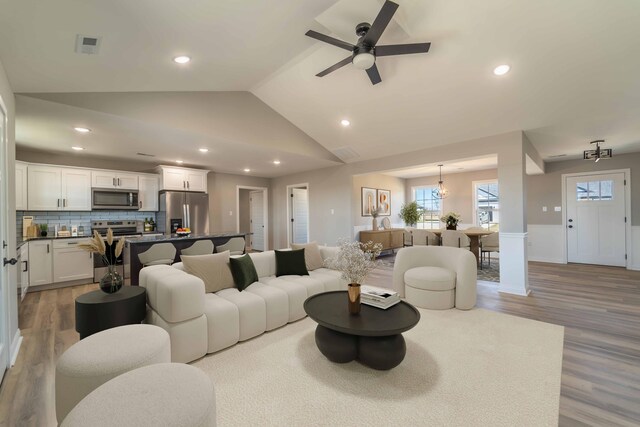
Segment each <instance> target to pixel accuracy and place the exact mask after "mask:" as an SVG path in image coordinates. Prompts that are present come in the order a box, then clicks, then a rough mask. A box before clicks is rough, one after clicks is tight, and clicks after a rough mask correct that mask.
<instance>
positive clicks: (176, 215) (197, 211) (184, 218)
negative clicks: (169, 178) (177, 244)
mask: <svg viewBox="0 0 640 427" xmlns="http://www.w3.org/2000/svg"><path fill="white" fill-rule="evenodd" d="M156 219H157V223H158V231H159V232H161V233H163V234H173V233H175V232H176V229H177V228H179V227H180V228H187V227H188V228H190V229H191V233H192V234H195V235H202V234H209V195H208V194H205V193H188V192H184V191H163V192H161V193H160V210H159V211H158V214H157V216H156Z"/></svg>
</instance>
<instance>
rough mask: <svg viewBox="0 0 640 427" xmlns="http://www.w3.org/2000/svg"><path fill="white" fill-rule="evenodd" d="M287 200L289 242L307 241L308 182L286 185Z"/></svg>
mask: <svg viewBox="0 0 640 427" xmlns="http://www.w3.org/2000/svg"><path fill="white" fill-rule="evenodd" d="M287 201H288V203H287V217H288V218H289V226H288V227H287V239H288V242H289V244H291V243H307V242H309V184H296V185H288V186H287Z"/></svg>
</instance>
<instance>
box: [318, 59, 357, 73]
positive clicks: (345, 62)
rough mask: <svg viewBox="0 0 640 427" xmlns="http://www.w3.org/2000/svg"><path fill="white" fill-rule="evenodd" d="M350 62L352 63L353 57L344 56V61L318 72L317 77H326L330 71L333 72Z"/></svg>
mask: <svg viewBox="0 0 640 427" xmlns="http://www.w3.org/2000/svg"><path fill="white" fill-rule="evenodd" d="M350 63H351V57H350V56H348V57H346V58H344V59H343V60H342V61H340V62H338V63H336V64H333V65H332V66H331V67H329V68H327V69H326V70H324V71H320V72H319V73H318V74H316V77H324V76H326V75H327V74H329V73H333V72H334V71H335V70H337V69H338V68H342V67H344V66H345V65H347V64H350Z"/></svg>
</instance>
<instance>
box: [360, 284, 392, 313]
mask: <svg viewBox="0 0 640 427" xmlns="http://www.w3.org/2000/svg"><path fill="white" fill-rule="evenodd" d="M360 301H361V302H362V303H363V304H367V305H370V306H373V307H377V308H382V309H387V308H389V307H391V306H394V305H396V304H397V303H399V302H400V296H399V295H398V293H397V292H395V291H393V290H391V289H385V288H377V287H375V286H362V288H361V289H360Z"/></svg>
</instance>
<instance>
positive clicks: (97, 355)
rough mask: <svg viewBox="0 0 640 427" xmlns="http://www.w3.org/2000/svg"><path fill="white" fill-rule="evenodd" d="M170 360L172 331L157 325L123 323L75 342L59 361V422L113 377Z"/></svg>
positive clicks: (56, 386) (57, 415) (57, 381)
mask: <svg viewBox="0 0 640 427" xmlns="http://www.w3.org/2000/svg"><path fill="white" fill-rule="evenodd" d="M167 362H171V343H170V340H169V334H168V333H167V332H166V331H165V330H164V329H162V328H160V327H158V326H153V325H127V326H120V327H117V328H112V329H107V330H105V331H102V332H98V333H97V334H93V335H91V336H89V337H87V338H85V339H83V340H82V341H79V342H77V343H75V344H74V345H72V346H71V347H70V348H69V349H68V350H67V351H65V352H64V353H63V354H62V356H60V359H58V363H57V364H56V383H55V389H56V418H57V419H58V422H60V421H62V420H63V419H64V418H65V416H66V415H67V414H68V413H69V411H71V410H72V409H73V407H74V406H76V405H77V404H78V402H80V401H81V400H82V399H83V398H84V397H85V396H86V395H88V394H89V393H91V392H92V391H93V390H95V389H96V388H97V387H99V386H101V385H102V384H104V383H106V382H107V381H109V380H110V379H112V378H114V377H117V376H118V375H120V374H123V373H125V372H128V371H131V370H133V369H136V368H140V367H142V366H146V365H151V364H154V363H167Z"/></svg>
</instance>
